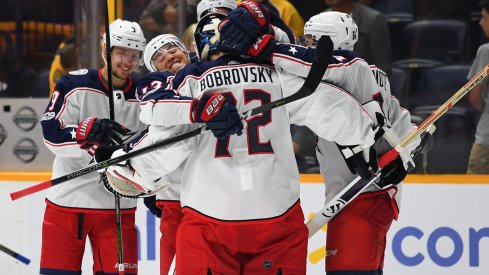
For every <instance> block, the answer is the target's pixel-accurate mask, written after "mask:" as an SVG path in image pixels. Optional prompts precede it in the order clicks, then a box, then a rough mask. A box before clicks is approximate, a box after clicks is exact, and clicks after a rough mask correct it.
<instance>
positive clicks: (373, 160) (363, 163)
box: [337, 144, 378, 180]
mask: <svg viewBox="0 0 489 275" xmlns="http://www.w3.org/2000/svg"><path fill="white" fill-rule="evenodd" d="M337 146H338V149H339V150H340V152H341V155H342V156H343V158H344V159H345V162H346V165H347V166H348V168H349V169H350V172H351V173H352V174H358V175H359V176H360V177H362V179H365V180H369V179H370V178H371V177H372V176H373V174H374V173H375V172H376V171H377V170H378V165H377V157H376V152H375V149H374V148H373V147H372V146H370V147H367V148H364V147H363V146H360V145H357V146H342V145H339V144H337Z"/></svg>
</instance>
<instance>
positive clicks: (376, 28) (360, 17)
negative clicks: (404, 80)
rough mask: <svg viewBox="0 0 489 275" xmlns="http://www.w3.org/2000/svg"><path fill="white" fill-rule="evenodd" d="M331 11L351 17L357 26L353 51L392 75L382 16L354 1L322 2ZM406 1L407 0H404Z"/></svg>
mask: <svg viewBox="0 0 489 275" xmlns="http://www.w3.org/2000/svg"><path fill="white" fill-rule="evenodd" d="M324 1H325V3H326V4H327V5H328V6H329V7H330V10H332V11H339V12H344V13H348V14H350V15H351V17H352V18H353V20H354V21H355V23H357V25H358V32H359V34H358V42H357V43H356V44H355V48H354V51H355V52H357V53H358V54H359V56H360V57H362V58H363V59H365V61H367V62H368V63H369V64H372V65H376V66H377V67H379V68H380V69H381V70H383V71H384V72H385V73H386V74H387V75H388V76H389V77H390V76H391V75H392V50H391V44H390V43H391V42H390V35H389V28H388V26H387V21H386V19H385V17H384V15H383V14H381V13H380V12H378V11H376V10H374V9H372V8H370V7H367V6H365V5H362V4H359V3H357V2H355V0H324ZM406 1H407V0H406Z"/></svg>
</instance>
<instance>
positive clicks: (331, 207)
mask: <svg viewBox="0 0 489 275" xmlns="http://www.w3.org/2000/svg"><path fill="white" fill-rule="evenodd" d="M435 129H436V128H435V126H434V125H433V124H431V127H428V128H427V130H426V131H425V132H424V133H423V136H422V137H421V143H420V145H419V146H418V147H417V148H416V149H415V150H414V151H413V152H412V154H411V157H412V158H413V159H414V158H415V157H416V156H417V155H418V153H419V152H421V150H422V149H423V147H424V145H425V144H426V142H427V141H428V139H429V137H430V136H431V135H432V134H433V132H434V131H435ZM380 175H381V173H380V172H377V173H376V174H375V175H374V176H373V177H372V178H371V179H370V180H365V179H363V178H362V177H360V176H358V177H356V178H355V179H354V180H353V181H351V182H350V183H349V184H348V185H347V186H345V187H344V188H343V189H342V190H341V191H340V192H339V193H338V194H336V196H334V198H332V199H331V200H330V201H329V202H328V203H327V204H326V205H325V206H324V207H323V208H322V209H321V210H320V211H318V212H317V213H316V214H315V215H314V217H312V219H310V220H309V221H308V222H307V224H306V226H307V229H308V230H309V238H311V237H312V236H313V235H314V234H316V232H317V231H319V229H321V227H323V226H324V225H325V224H326V223H328V222H329V221H330V220H331V219H332V218H333V217H334V216H336V214H338V213H339V212H340V211H341V210H343V209H344V208H345V207H346V206H347V205H348V204H350V203H351V202H352V201H353V199H355V198H356V197H358V196H359V195H360V194H361V193H362V192H363V191H364V190H365V189H367V187H369V186H370V185H372V184H375V183H376V182H377V181H378V180H379V178H380ZM390 186H391V185H389V186H386V187H385V188H388V187H390Z"/></svg>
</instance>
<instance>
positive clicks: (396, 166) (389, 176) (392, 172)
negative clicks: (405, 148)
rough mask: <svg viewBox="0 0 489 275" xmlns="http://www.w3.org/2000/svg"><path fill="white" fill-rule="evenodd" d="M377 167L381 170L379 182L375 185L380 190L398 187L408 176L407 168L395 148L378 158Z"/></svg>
mask: <svg viewBox="0 0 489 275" xmlns="http://www.w3.org/2000/svg"><path fill="white" fill-rule="evenodd" d="M379 167H380V168H381V170H380V174H381V175H380V181H379V182H378V183H376V184H377V186H379V187H380V188H385V187H388V186H391V185H398V184H399V183H400V182H402V181H403V180H404V178H406V176H407V174H408V166H407V165H406V164H405V162H404V161H403V159H402V157H401V155H400V154H399V152H397V150H396V149H395V148H392V149H390V150H389V151H387V152H386V153H384V154H382V155H381V156H380V157H379Z"/></svg>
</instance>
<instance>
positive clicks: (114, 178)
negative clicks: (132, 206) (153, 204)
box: [96, 145, 171, 199]
mask: <svg viewBox="0 0 489 275" xmlns="http://www.w3.org/2000/svg"><path fill="white" fill-rule="evenodd" d="M127 148H128V146H127V145H126V146H125V148H121V147H120V146H118V147H111V148H102V147H101V148H99V150H97V154H96V160H97V162H100V161H103V160H106V159H107V155H108V153H110V151H111V150H112V152H113V153H112V155H111V158H116V157H119V156H122V155H125V154H126V153H127V151H128V149H127ZM101 149H102V150H101ZM114 149H115V151H114ZM99 152H100V153H99ZM102 158H105V159H102ZM101 177H102V181H103V184H104V187H105V189H106V190H107V191H109V192H110V193H112V194H114V195H117V196H119V197H122V198H128V199H136V198H141V197H148V196H152V195H154V194H155V193H156V192H158V191H160V190H163V189H166V188H168V187H170V185H171V182H170V180H169V178H168V177H166V176H163V177H160V178H157V179H155V180H153V181H147V180H144V179H143V178H142V177H141V176H140V175H139V174H138V173H137V172H136V171H135V170H134V168H133V167H132V166H131V163H130V160H127V161H125V162H121V163H118V164H114V165H111V166H109V167H107V170H106V171H105V172H103V173H102V174H101Z"/></svg>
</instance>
